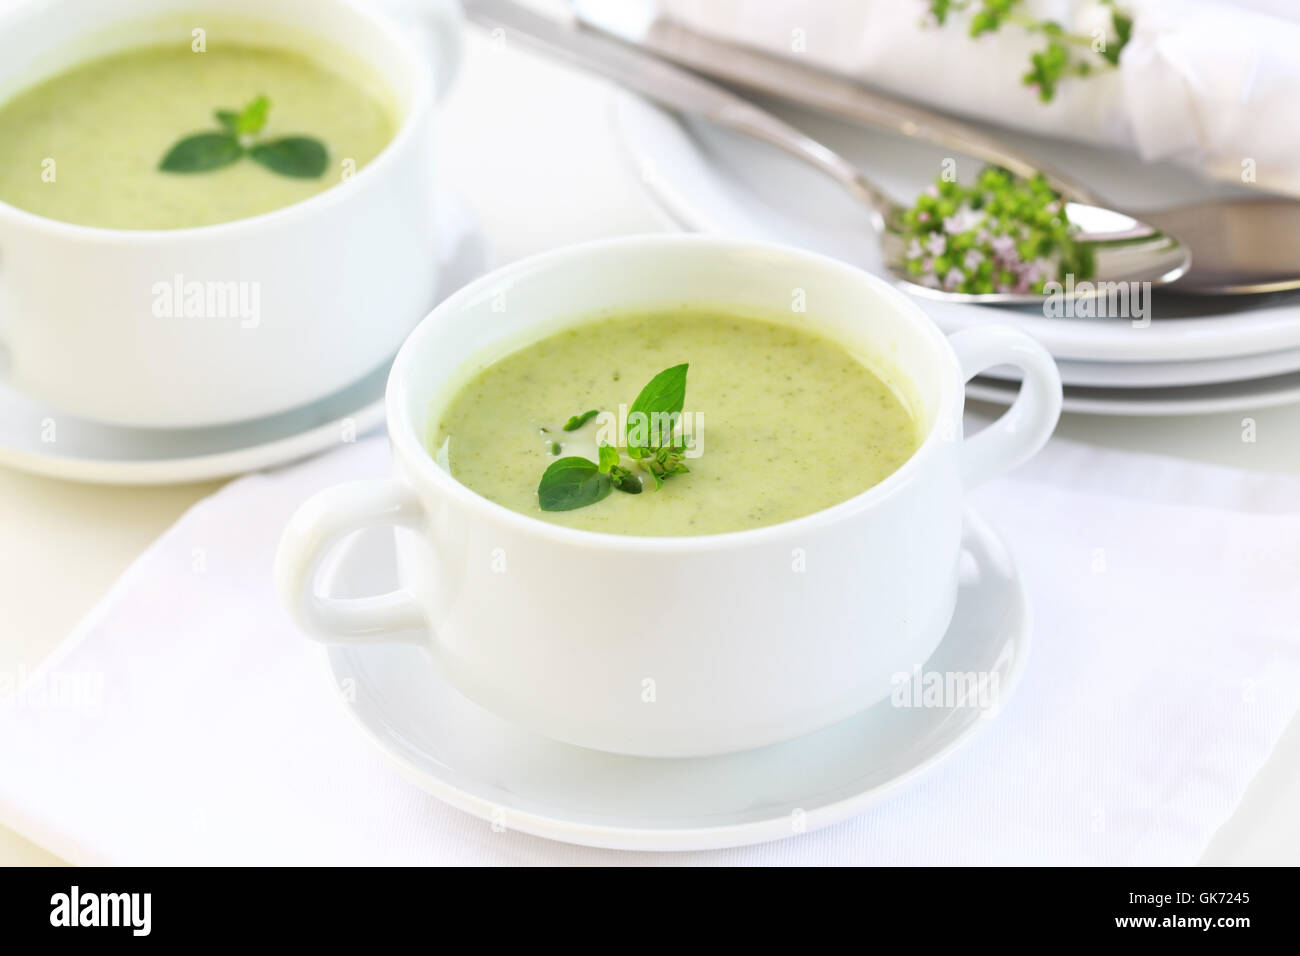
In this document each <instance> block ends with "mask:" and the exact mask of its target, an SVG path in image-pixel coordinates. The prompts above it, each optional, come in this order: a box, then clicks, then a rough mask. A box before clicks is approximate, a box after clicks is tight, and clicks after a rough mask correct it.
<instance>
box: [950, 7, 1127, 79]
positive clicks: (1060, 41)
mask: <svg viewBox="0 0 1300 956" xmlns="http://www.w3.org/2000/svg"><path fill="white" fill-rule="evenodd" d="M1098 2H1099V3H1100V4H1101V6H1103V7H1109V8H1110V28H1111V33H1113V34H1114V36H1109V35H1108V36H1103V37H1093V36H1085V35H1083V34H1080V33H1071V32H1069V31H1067V30H1066V29H1065V28H1064V27H1063V26H1061V24H1059V23H1057V22H1055V21H1054V20H1039V19H1036V18H1034V17H1032V16H1029V15H1027V14H1024V13H1021V12H1020V10H1019V8H1020V7H1021V6H1022V5H1023V4H1022V0H930V15H931V16H932V17H933V18H934V20H935V22H936V23H938V24H939V25H940V26H942V25H943V24H944V23H946V22H947V20H948V16H949V14H951V13H952V12H954V11H968V12H970V15H971V16H970V23H969V31H970V35H971V36H972V37H978V36H980V35H982V34H985V33H994V32H996V31H997V30H999V29H1001V28H1002V26H1003V24H1007V23H1010V24H1014V25H1016V26H1018V27H1021V28H1022V29H1024V30H1026V31H1028V32H1029V33H1036V34H1041V35H1042V36H1044V37H1045V38H1046V39H1047V45H1046V46H1045V47H1043V49H1041V50H1039V51H1038V52H1036V53H1034V54H1032V55H1031V56H1030V58H1029V64H1030V68H1029V71H1028V72H1027V73H1025V74H1024V75H1023V76H1022V77H1021V82H1023V83H1024V84H1025V85H1026V86H1032V87H1036V88H1037V90H1038V98H1039V99H1040V100H1042V101H1043V102H1044V103H1047V102H1050V101H1051V100H1052V99H1053V98H1055V96H1056V90H1057V87H1058V86H1059V85H1060V83H1061V81H1062V80H1063V79H1065V78H1066V77H1068V76H1088V75H1090V74H1091V73H1092V72H1093V70H1094V69H1096V68H1099V67H1103V68H1104V67H1113V66H1117V65H1118V64H1119V55H1120V53H1121V52H1122V51H1123V49H1124V47H1125V46H1126V45H1127V44H1128V41H1129V40H1130V38H1131V37H1132V35H1133V18H1132V16H1130V15H1129V14H1127V13H1125V12H1123V11H1122V10H1120V9H1119V8H1118V7H1116V6H1115V0H1098ZM1085 49H1086V50H1088V51H1089V52H1090V53H1091V54H1093V55H1091V56H1083V57H1079V56H1072V55H1071V52H1072V51H1078V50H1085Z"/></svg>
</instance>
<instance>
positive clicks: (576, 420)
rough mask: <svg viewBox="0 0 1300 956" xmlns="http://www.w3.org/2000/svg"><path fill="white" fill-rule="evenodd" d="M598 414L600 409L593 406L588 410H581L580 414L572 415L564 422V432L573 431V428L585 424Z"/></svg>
mask: <svg viewBox="0 0 1300 956" xmlns="http://www.w3.org/2000/svg"><path fill="white" fill-rule="evenodd" d="M599 414H600V409H598V408H593V409H591V410H590V411H585V412H583V413H582V414H581V415H574V416H573V417H572V418H570V419H569V420H568V421H567V422H565V423H564V430H565V431H566V432H571V431H574V430H575V429H578V428H581V427H582V426H583V425H585V424H587V422H589V421H591V420H592V419H593V418H595V417H596V416H597V415H599Z"/></svg>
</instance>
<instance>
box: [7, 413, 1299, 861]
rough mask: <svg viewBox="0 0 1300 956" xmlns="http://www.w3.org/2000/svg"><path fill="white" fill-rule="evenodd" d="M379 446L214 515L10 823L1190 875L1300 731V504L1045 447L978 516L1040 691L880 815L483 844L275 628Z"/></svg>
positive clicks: (78, 639)
mask: <svg viewBox="0 0 1300 956" xmlns="http://www.w3.org/2000/svg"><path fill="white" fill-rule="evenodd" d="M387 468H388V451H387V447H386V444H385V443H384V441H383V440H382V439H380V438H370V439H365V440H362V441H361V442H359V443H357V444H355V445H350V446H345V447H343V448H341V449H338V450H336V451H334V452H331V453H329V454H327V455H325V456H323V457H320V458H317V459H314V460H311V461H308V462H305V463H302V464H298V465H294V466H290V467H286V468H283V469H280V470H277V471H273V472H269V473H266V474H256V475H251V476H248V477H245V478H243V479H241V480H238V481H235V482H233V483H232V484H230V485H228V486H227V487H225V488H224V489H222V490H221V491H219V492H218V493H217V494H215V495H213V496H212V497H211V498H208V499H207V500H205V501H203V502H200V503H199V504H198V505H196V506H195V507H194V508H193V509H192V510H191V511H190V512H189V513H187V514H186V515H185V516H184V517H183V518H182V519H181V520H180V521H179V522H177V524H176V525H175V526H174V527H173V528H172V529H171V530H169V531H168V532H167V533H166V534H164V535H163V536H162V537H161V538H160V539H159V540H158V541H157V542H156V543H155V544H154V545H153V546H152V547H150V549H149V550H148V551H147V552H146V553H145V554H144V555H143V556H142V557H141V558H140V559H139V560H138V561H137V562H136V563H135V564H134V565H133V566H132V567H131V568H130V570H129V571H127V573H126V574H125V575H124V576H123V577H122V579H121V580H120V581H119V582H118V583H117V585H116V586H115V587H114V588H113V589H112V591H111V592H110V593H109V594H108V595H107V596H106V597H105V598H104V600H103V601H102V602H101V604H100V605H99V606H98V607H97V608H96V610H95V611H94V612H93V613H91V614H90V615H89V617H88V618H87V619H86V620H85V621H84V622H83V623H82V624H81V625H80V626H79V627H78V628H77V630H76V631H75V632H74V633H73V634H72V635H71V636H70V637H69V638H68V639H67V641H66V642H65V643H64V644H63V645H62V646H61V647H60V648H59V649H58V650H57V651H56V653H55V654H54V655H53V656H52V658H51V659H50V660H49V661H48V662H47V663H46V664H45V665H44V666H43V668H42V669H41V670H40V671H38V672H36V673H34V674H33V675H32V676H31V679H30V681H29V682H28V685H27V686H26V687H25V688H23V689H22V690H21V691H16V692H15V691H12V690H11V691H10V694H9V697H10V698H11V699H10V700H9V701H8V706H0V822H3V823H4V824H6V825H8V826H11V827H14V828H15V829H17V830H18V831H20V832H22V833H24V834H25V835H27V836H28V837H29V838H31V839H33V840H34V841H36V842H37V843H40V844H42V845H44V846H46V847H48V848H50V849H51V850H53V851H54V852H56V853H58V854H60V855H61V856H64V857H66V858H67V859H69V860H71V861H73V862H76V863H111V864H167V863H210V864H226V863H232V864H233V863H249V864H270V863H337V864H345V863H346V864H361V863H374V864H415V863H457V864H489V863H526V864H547V863H603V864H626V863H693V864H699V863H763V864H769V863H802V864H833V863H878V864H910V863H918V864H919V863H1076V864H1093V863H1143V864H1174V863H1190V862H1193V861H1195V860H1196V859H1197V858H1198V857H1199V856H1200V854H1201V853H1202V852H1203V851H1204V849H1205V847H1206V845H1207V843H1208V841H1209V839H1210V837H1211V835H1212V834H1213V832H1214V830H1215V829H1216V828H1217V827H1218V826H1219V825H1220V824H1221V823H1222V822H1223V821H1224V820H1225V819H1226V818H1227V817H1228V816H1229V815H1230V814H1231V813H1232V811H1233V809H1234V807H1235V806H1236V804H1237V802H1238V800H1239V799H1240V797H1241V795H1242V792H1243V790H1244V789H1245V787H1246V785H1247V783H1248V782H1249V781H1250V779H1251V777H1252V776H1253V775H1254V773H1255V772H1256V770H1257V769H1258V768H1259V767H1260V765H1261V764H1262V763H1263V761H1264V760H1265V758H1266V757H1267V755H1268V754H1269V752H1270V750H1271V748H1272V747H1273V746H1274V744H1275V742H1276V741H1277V739H1278V737H1279V736H1280V734H1281V732H1282V730H1283V728H1284V727H1285V726H1286V724H1287V723H1288V722H1289V721H1290V719H1291V718H1292V716H1293V715H1294V714H1295V713H1296V710H1297V706H1298V705H1300V480H1297V479H1293V478H1283V477H1271V476H1262V475H1249V474H1245V473H1241V472H1236V471H1233V470H1229V469H1223V468H1218V467H1211V466H1204V465H1196V464H1189V463H1186V462H1181V461H1176V460H1173V459H1160V458H1153V457H1146V456H1140V455H1133V454H1128V453H1120V452H1113V451H1104V450H1096V449H1092V448H1089V447H1086V446H1081V445H1074V444H1070V443H1066V442H1061V441H1054V442H1052V443H1051V444H1050V445H1049V446H1048V448H1047V449H1046V450H1045V451H1044V452H1043V453H1042V454H1041V455H1040V456H1039V457H1038V458H1037V459H1036V460H1035V461H1034V462H1032V463H1031V464H1030V465H1028V466H1026V467H1024V468H1022V469H1021V470H1020V471H1019V472H1017V473H1016V474H1014V475H1013V476H1010V477H1005V478H1001V479H998V480H995V481H993V482H991V483H990V484H988V485H987V486H985V487H983V488H981V489H979V490H978V491H977V492H976V493H975V494H974V496H973V503H974V504H975V506H976V507H977V508H978V509H980V510H981V511H982V512H983V514H984V515H985V516H986V517H987V518H989V519H990V520H991V522H992V523H993V524H994V525H995V526H996V527H997V528H998V529H1000V531H1001V532H1002V533H1003V534H1004V535H1005V536H1006V538H1007V539H1008V540H1009V542H1010V544H1011V546H1012V549H1013V551H1014V552H1015V553H1016V555H1017V557H1018V560H1019V563H1020V566H1021V568H1022V569H1023V572H1024V575H1025V578H1026V581H1027V586H1028V588H1029V592H1030V597H1031V602H1032V604H1033V616H1034V621H1035V624H1034V634H1033V640H1032V650H1031V653H1030V660H1029V667H1028V671H1027V673H1026V675H1025V678H1024V682H1023V684H1022V685H1021V686H1020V688H1019V690H1018V691H1017V692H1016V694H1015V695H1014V697H1013V698H1012V700H1011V701H1010V702H1009V703H1008V704H1007V706H1006V707H1005V708H1004V709H1003V711H1002V713H1001V714H1000V715H999V716H998V717H997V718H996V720H995V722H994V723H993V724H991V725H990V726H989V727H987V728H986V729H985V730H984V732H983V733H982V734H981V735H980V736H979V737H977V738H976V739H975V740H974V741H973V742H972V743H971V744H970V745H969V746H968V747H966V748H965V749H963V750H961V751H960V752H959V753H958V754H956V755H955V756H954V757H953V758H952V759H950V760H948V761H947V762H945V763H944V764H942V765H940V766H939V767H937V768H936V769H935V770H934V771H933V772H932V773H930V774H929V775H928V776H926V777H924V778H923V779H921V780H919V781H917V782H916V783H915V784H913V785H911V786H909V787H908V788H906V789H905V790H903V791H902V792H900V793H898V794H897V795H896V796H894V797H893V798H892V799H890V800H888V801H887V802H886V803H884V804H882V805H880V806H877V807H876V808H874V809H871V810H869V811H867V812H865V813H863V814H862V815H860V816H858V817H856V818H854V819H852V820H850V821H847V822H845V823H842V824H840V825H837V826H834V827H831V828H828V829H826V830H821V831H816V832H810V833H806V834H803V835H800V836H798V837H794V838H791V839H787V840H782V841H778V842H775V843H771V844H766V845H763V846H758V847H749V848H739V849H734V850H726V851H716V852H698V853H687V854H635V853H615V852H608V851H600V850H592V849H587V848H581V847H573V846H567V845H564V844H560V843H553V842H550V841H547V840H543V839H539V838H536V837H530V836H527V835H524V834H520V833H516V832H511V831H506V832H493V830H492V828H491V825H490V824H489V823H488V822H485V821H481V820H479V819H477V818H474V817H471V816H469V815H467V814H464V813H461V812H460V811H457V810H454V809H452V808H450V807H448V806H446V805H444V804H442V803H440V802H439V801H438V800H436V799H434V798H433V797H431V796H428V795H427V794H425V793H423V792H422V791H421V790H419V789H418V788H417V787H415V786H414V785H413V784H411V783H409V782H407V781H406V780H405V778H403V777H401V776H400V775H399V774H398V772H397V771H396V770H394V769H392V767H391V766H390V765H389V763H388V762H387V761H386V759H385V758H383V757H382V756H381V755H380V754H379V753H378V752H377V751H376V750H375V749H374V748H372V746H371V744H370V743H369V742H368V741H367V740H366V739H365V737H364V736H363V733H362V732H361V731H360V730H359V729H358V728H357V726H356V725H354V724H353V723H352V721H351V720H350V718H349V717H348V716H347V715H346V714H345V713H344V711H343V708H342V707H340V706H339V704H338V702H337V700H336V698H335V695H334V692H333V689H332V687H331V685H330V683H329V682H328V680H327V677H326V674H325V673H324V671H323V668H322V664H321V659H322V658H321V652H320V650H319V648H318V647H317V646H315V645H313V644H311V643H309V641H308V640H307V639H306V638H304V637H303V636H301V635H300V634H298V633H295V631H294V629H293V627H292V626H291V625H290V624H289V623H288V622H287V621H286V619H285V618H284V616H283V614H282V613H281V611H280V609H279V607H278V606H277V603H276V600H275V597H274V594H273V592H272V587H271V575H270V571H271V562H272V556H273V553H274V549H275V545H276V539H277V537H278V534H279V531H280V528H281V527H282V526H283V524H284V522H285V521H286V519H287V518H288V516H289V514H290V513H291V511H292V510H293V509H294V507H295V506H296V505H297V504H298V502H300V501H301V500H302V499H303V498H304V497H305V496H306V495H308V494H310V493H311V492H313V491H315V490H316V489H319V488H322V487H325V486H327V485H330V484H333V483H335V482H338V481H343V480H348V479H352V478H357V477H363V476H373V475H380V474H383V473H386V471H387Z"/></svg>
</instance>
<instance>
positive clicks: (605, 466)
mask: <svg viewBox="0 0 1300 956" xmlns="http://www.w3.org/2000/svg"><path fill="white" fill-rule="evenodd" d="M617 464H618V449H617V448H613V447H611V446H610V445H606V444H605V443H604V442H601V443H600V463H599V467H600V470H601V471H602V472H604V473H605V474H607V475H608V474H609V473H610V469H611V468H613V467H614V466H615V465H617Z"/></svg>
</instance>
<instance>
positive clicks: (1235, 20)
mask: <svg viewBox="0 0 1300 956" xmlns="http://www.w3.org/2000/svg"><path fill="white" fill-rule="evenodd" d="M658 2H659V5H660V9H661V10H663V11H664V13H665V14H666V15H667V16H670V17H672V18H674V19H677V20H680V21H681V22H683V23H685V24H687V25H689V26H692V27H694V28H695V29H698V30H700V31H702V32H705V33H709V34H712V35H715V36H720V37H723V38H726V39H730V40H735V41H739V42H742V43H746V44H749V45H751V46H755V47H759V48H761V49H764V50H767V51H769V52H773V53H778V54H781V55H784V56H788V57H792V58H795V59H800V60H802V61H804V62H808V63H811V64H813V65H816V66H819V67H821V68H823V69H828V70H831V71H834V72H838V73H844V74H847V75H849V76H853V77H856V78H859V79H862V80H866V81H868V82H870V83H872V84H874V85H876V86H879V87H881V88H883V89H886V90H890V91H892V92H894V93H897V94H900V95H902V96H905V97H909V98H911V99H914V100H918V101H921V102H924V103H928V104H931V105H934V106H937V107H939V108H942V109H946V110H950V111H952V112H956V113H961V114H965V115H967V116H971V117H975V118H977V119H983V120H990V121H993V122H996V123H1001V124H1003V125H1006V126H1011V127H1015V128H1017V129H1022V130H1026V131H1028V132H1031V133H1039V134H1043V135H1048V136H1058V137H1062V138H1065V139H1073V140H1079V141H1082V142H1087V143H1093V144H1096V145H1110V146H1115V147H1119V148H1123V149H1127V150H1129V151H1131V152H1134V153H1136V154H1138V155H1139V156H1141V157H1142V158H1143V159H1147V160H1158V159H1168V160H1174V161H1177V162H1180V163H1183V164H1186V165H1188V166H1192V167H1194V168H1197V169H1199V170H1201V171H1202V172H1203V173H1205V174H1206V175H1208V176H1211V177H1213V178H1215V179H1220V180H1223V181H1226V182H1233V183H1239V184H1240V183H1242V182H1243V178H1242V174H1243V169H1245V168H1247V167H1248V168H1249V170H1250V171H1251V173H1252V174H1253V175H1254V176H1255V177H1256V179H1255V180H1254V181H1255V182H1257V183H1258V185H1260V186H1263V187H1265V188H1267V189H1273V190H1277V191H1279V192H1286V193H1290V194H1293V195H1300V127H1297V125H1296V124H1295V123H1294V122H1292V119H1293V118H1294V115H1295V103H1296V102H1297V101H1300V57H1297V56H1296V52H1295V51H1296V50H1297V48H1300V4H1297V3H1295V2H1294V0H1116V5H1117V6H1118V7H1119V8H1120V9H1122V10H1124V11H1126V12H1128V13H1130V14H1132V15H1133V18H1134V20H1133V33H1132V38H1131V39H1130V41H1129V43H1128V45H1127V47H1125V49H1124V51H1123V54H1122V57H1121V59H1120V63H1119V68H1118V69H1115V70H1112V69H1103V70H1099V71H1094V73H1093V74H1092V75H1091V76H1090V77H1087V78H1084V79H1066V80H1065V81H1063V82H1062V83H1061V84H1060V86H1059V87H1058V90H1057V93H1056V97H1055V98H1054V99H1053V101H1052V102H1050V103H1041V102H1040V101H1039V99H1038V95H1037V93H1036V92H1035V91H1034V90H1032V89H1030V88H1028V87H1026V86H1025V85H1023V84H1022V83H1021V76H1022V75H1023V74H1024V73H1025V72H1027V71H1028V68H1029V58H1030V54H1031V53H1032V52H1034V51H1037V50H1040V49H1042V48H1043V47H1044V46H1045V43H1044V40H1043V38H1042V36H1041V35H1030V34H1028V33H1027V32H1026V31H1025V30H1023V29H1021V28H1019V27H1017V26H1015V25H1014V24H1010V25H1005V26H1003V27H1002V29H1000V30H998V31H997V32H995V33H989V34H985V35H983V36H981V37H979V38H978V39H974V40H973V39H971V38H970V37H969V36H968V33H967V25H968V22H969V14H966V13H962V12H960V11H955V12H953V13H951V14H950V15H949V16H950V19H949V21H948V22H947V23H946V24H945V25H944V26H943V27H937V26H933V25H929V26H923V21H926V20H927V15H928V10H929V7H930V4H929V2H928V0H801V2H799V3H790V2H788V0H658ZM1018 9H1020V8H1018ZM1023 10H1024V11H1026V12H1034V13H1037V14H1039V15H1040V16H1042V17H1044V18H1046V19H1052V20H1055V21H1057V22H1059V23H1062V24H1065V25H1066V26H1067V27H1068V28H1070V29H1071V30H1072V31H1074V32H1077V33H1078V34H1080V35H1083V36H1091V35H1092V33H1093V30H1094V29H1095V28H1097V27H1099V26H1104V25H1106V24H1107V23H1109V17H1110V13H1109V10H1108V8H1106V7H1104V6H1103V5H1102V4H1100V3H1099V2H1098V0H1027V2H1026V3H1025V5H1024V7H1023ZM1083 52H1084V54H1086V55H1087V56H1093V54H1091V52H1090V51H1088V50H1084V51H1083ZM1097 59H1100V58H1097ZM1098 185H1101V184H1098Z"/></svg>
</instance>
